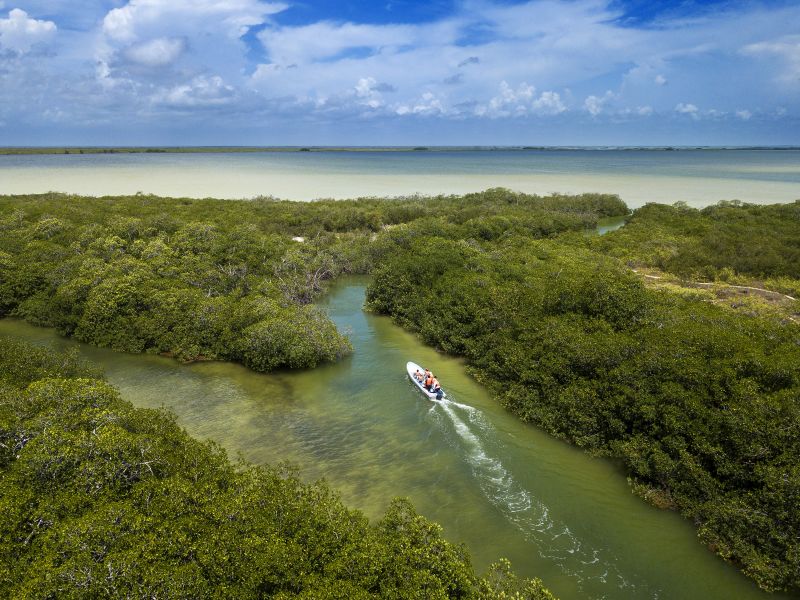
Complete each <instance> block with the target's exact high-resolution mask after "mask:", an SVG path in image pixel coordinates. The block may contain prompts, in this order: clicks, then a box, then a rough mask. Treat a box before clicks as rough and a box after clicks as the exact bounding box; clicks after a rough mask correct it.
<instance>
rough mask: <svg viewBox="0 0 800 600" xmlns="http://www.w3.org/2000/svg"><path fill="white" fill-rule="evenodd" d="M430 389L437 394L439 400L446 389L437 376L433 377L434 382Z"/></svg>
mask: <svg viewBox="0 0 800 600" xmlns="http://www.w3.org/2000/svg"><path fill="white" fill-rule="evenodd" d="M430 390H431V393H433V394H436V399H437V400H441V399H442V396H444V390H443V389H442V386H441V385H439V380H438V379H436V378H435V377H434V378H433V384H432V385H431V388H430Z"/></svg>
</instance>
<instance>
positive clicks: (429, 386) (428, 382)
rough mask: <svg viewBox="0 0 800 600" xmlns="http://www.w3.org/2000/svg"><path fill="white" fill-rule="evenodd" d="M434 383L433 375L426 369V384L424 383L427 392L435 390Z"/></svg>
mask: <svg viewBox="0 0 800 600" xmlns="http://www.w3.org/2000/svg"><path fill="white" fill-rule="evenodd" d="M433 381H434V377H433V373H431V372H430V371H428V369H425V382H424V383H423V385H424V386H425V389H426V390H428V391H430V390H431V389H432V388H433Z"/></svg>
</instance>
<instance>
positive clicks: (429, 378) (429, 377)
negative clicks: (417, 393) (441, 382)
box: [425, 375, 433, 387]
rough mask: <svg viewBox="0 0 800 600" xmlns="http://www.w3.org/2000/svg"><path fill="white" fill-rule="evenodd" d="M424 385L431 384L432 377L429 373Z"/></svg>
mask: <svg viewBox="0 0 800 600" xmlns="http://www.w3.org/2000/svg"><path fill="white" fill-rule="evenodd" d="M425 385H426V386H427V387H431V385H433V377H432V376H431V375H428V378H427V379H426V380H425Z"/></svg>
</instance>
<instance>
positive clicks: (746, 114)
mask: <svg viewBox="0 0 800 600" xmlns="http://www.w3.org/2000/svg"><path fill="white" fill-rule="evenodd" d="M736 116H737V117H739V118H740V119H741V120H742V121H749V120H750V118H751V117H752V116H753V113H751V112H750V111H749V110H745V109H740V110H737V111H736Z"/></svg>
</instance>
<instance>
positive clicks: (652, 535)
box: [0, 278, 780, 600]
mask: <svg viewBox="0 0 800 600" xmlns="http://www.w3.org/2000/svg"><path fill="white" fill-rule="evenodd" d="M365 285H366V280H364V279H360V278H352V279H346V280H343V281H341V282H340V283H339V284H338V285H337V286H336V287H335V288H334V290H333V291H332V293H331V294H330V295H329V296H328V297H327V299H326V300H325V301H324V302H323V305H324V306H325V307H326V308H327V310H328V311H329V313H330V315H331V317H332V318H333V320H334V321H335V322H336V324H337V325H338V326H339V327H340V329H341V330H343V331H346V332H348V333H349V335H350V336H351V338H352V341H353V345H354V347H355V353H354V355H353V356H352V357H351V358H349V359H347V360H345V361H343V362H341V363H339V364H336V365H331V366H327V367H323V368H319V369H314V370H313V371H306V372H301V373H281V374H276V375H259V374H256V373H253V372H251V371H248V370H247V369H245V368H243V367H240V366H238V365H234V364H230V363H202V364H195V365H180V364H178V363H177V362H175V361H173V360H170V359H166V358H162V357H157V356H147V355H127V354H119V353H115V352H111V351H107V350H102V349H97V348H92V347H89V346H85V345H78V344H76V343H75V342H72V341H70V340H65V339H63V338H61V337H59V336H57V335H56V334H55V333H54V332H53V331H51V330H48V329H40V328H36V327H32V326H30V325H27V324H25V323H23V322H20V321H16V320H10V319H6V320H0V335H8V336H12V337H14V338H16V339H23V340H28V341H32V342H35V343H40V344H46V345H49V346H53V347H57V348H63V347H67V346H78V347H79V348H80V350H81V353H82V354H83V355H84V356H86V357H87V358H89V359H91V360H93V361H94V362H96V363H99V364H100V365H102V366H103V367H104V368H105V371H106V375H107V377H108V379H109V380H110V381H111V382H112V383H113V384H114V385H116V386H117V387H118V388H119V389H120V390H121V391H122V395H123V396H124V397H125V398H127V399H128V400H130V401H131V402H133V403H134V404H136V405H137V406H145V407H158V406H166V407H167V408H169V409H170V410H172V411H174V412H175V413H176V414H177V415H178V420H179V422H180V423H181V424H182V425H183V426H184V427H185V428H186V429H187V430H188V431H189V433H191V434H192V435H194V436H197V437H202V438H209V439H213V440H216V441H217V442H219V443H221V444H222V445H223V446H224V447H226V448H227V449H228V450H229V451H230V452H231V454H236V453H241V454H243V455H244V457H245V458H247V459H248V460H250V461H253V462H257V463H260V462H264V463H275V462H278V461H281V460H289V461H291V462H293V463H296V464H297V465H299V466H300V468H301V470H302V474H303V476H304V477H305V478H306V479H307V480H314V479H317V478H323V477H324V478H325V479H327V480H328V481H329V482H330V483H331V485H332V486H333V487H334V488H336V489H337V490H339V491H340V492H341V495H342V498H343V499H344V501H345V502H346V503H347V504H348V505H349V506H352V507H357V508H360V509H362V510H363V511H364V512H366V513H367V514H368V515H369V516H370V517H373V518H374V517H378V516H380V515H381V514H382V512H383V511H384V510H385V509H386V507H387V505H388V504H389V502H390V500H391V499H392V498H393V497H395V496H407V497H409V498H411V500H412V501H413V502H414V504H415V505H416V507H417V509H418V510H419V511H420V512H421V513H422V514H424V515H425V516H427V517H429V518H431V519H434V520H436V521H438V522H439V523H441V524H442V525H443V526H444V531H445V535H446V536H447V538H448V539H450V540H452V541H456V542H461V541H463V542H464V543H466V544H467V546H468V548H469V550H470V552H471V553H472V556H473V559H474V563H475V565H476V567H477V568H478V569H479V570H482V569H484V568H485V567H486V566H487V565H488V564H489V563H490V562H491V561H493V560H495V559H497V558H498V557H501V556H505V557H508V558H509V559H511V560H512V562H513V565H514V567H515V569H516V570H517V572H519V573H521V574H525V575H535V576H538V577H541V578H542V579H543V580H544V582H545V583H546V585H548V586H549V587H550V588H551V589H552V590H553V592H555V593H556V594H557V595H559V596H560V597H561V598H563V599H570V598H613V599H618V598H619V599H626V598H659V599H667V598H675V599H685V600H691V599H697V600H714V599H719V600H729V599H732V598H736V599H750V598H753V599H756V598H759V599H762V600H763V599H766V598H773V599H775V598H779V597H780V596H775V595H769V594H766V593H763V592H761V591H759V590H758V589H757V588H756V587H755V586H754V585H753V584H752V583H751V582H750V581H749V580H748V579H746V578H745V577H744V576H742V575H741V574H740V573H739V572H738V571H736V569H734V568H733V567H731V566H729V565H727V564H726V563H724V562H723V561H722V560H720V559H718V558H717V557H715V556H714V555H712V554H711V553H710V552H709V551H707V550H706V549H705V548H704V547H703V546H701V545H700V544H699V543H698V541H697V538H696V536H695V531H694V529H693V527H692V526H691V525H690V524H689V523H688V522H687V521H685V520H683V519H681V518H680V517H679V516H678V515H676V514H673V513H669V512H663V511H659V510H656V509H654V508H652V507H650V506H649V505H647V504H645V503H644V502H643V501H641V500H639V499H638V498H637V497H635V496H633V495H632V494H631V492H630V489H629V487H628V484H627V482H626V480H625V476H624V474H623V473H622V471H621V470H620V469H619V467H618V466H617V465H615V464H614V463H612V462H610V461H607V460H599V459H592V458H590V457H588V456H586V455H585V454H583V453H582V452H580V451H579V450H577V449H575V448H573V447H571V446H569V445H567V444H564V443H561V442H559V441H557V440H554V439H552V438H551V437H549V436H548V435H546V434H544V433H543V432H541V431H539V430H538V429H536V428H533V427H530V426H526V425H524V424H522V423H520V422H519V421H518V420H517V419H515V418H514V417H512V416H511V415H509V414H507V413H506V412H505V411H503V410H502V409H501V408H499V407H498V406H497V404H496V403H495V402H493V401H492V399H491V398H490V397H489V396H488V395H487V393H486V391H485V390H484V389H483V388H482V387H481V386H479V385H478V384H476V383H475V381H474V380H473V379H471V378H470V377H469V376H468V375H467V374H466V372H465V369H464V366H463V364H462V363H461V362H460V361H458V360H456V359H453V358H448V357H444V356H442V355H440V354H437V353H436V352H435V351H433V350H432V349H430V348H428V347H426V346H424V345H423V344H422V343H420V341H419V340H417V339H416V338H415V337H414V336H413V335H411V334H409V333H407V332H405V331H403V330H402V329H400V328H398V327H397V326H395V325H394V324H392V322H391V321H390V320H389V319H387V318H385V317H379V316H375V315H371V314H367V313H364V312H363V311H362V310H361V306H362V303H363V301H364V289H365ZM408 360H414V361H415V362H417V363H420V364H422V365H425V366H430V367H431V368H432V369H433V370H434V372H435V373H436V375H437V376H438V377H439V379H440V380H441V381H442V382H443V384H444V386H445V389H446V390H447V393H448V396H449V398H450V401H446V402H443V403H435V402H431V401H429V400H428V399H427V398H425V397H424V396H423V395H422V394H420V393H419V391H418V390H417V389H416V388H415V387H413V385H412V384H411V382H410V381H408V379H407V377H406V374H405V363H406V361H408Z"/></svg>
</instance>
